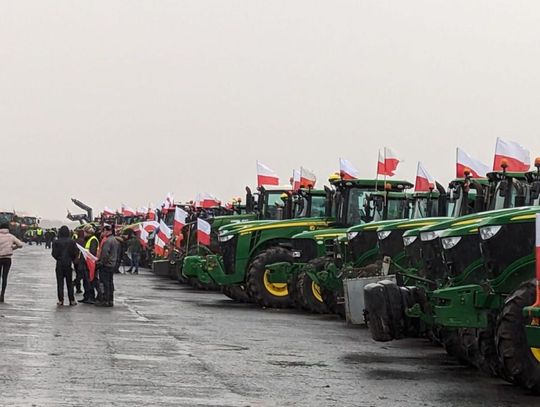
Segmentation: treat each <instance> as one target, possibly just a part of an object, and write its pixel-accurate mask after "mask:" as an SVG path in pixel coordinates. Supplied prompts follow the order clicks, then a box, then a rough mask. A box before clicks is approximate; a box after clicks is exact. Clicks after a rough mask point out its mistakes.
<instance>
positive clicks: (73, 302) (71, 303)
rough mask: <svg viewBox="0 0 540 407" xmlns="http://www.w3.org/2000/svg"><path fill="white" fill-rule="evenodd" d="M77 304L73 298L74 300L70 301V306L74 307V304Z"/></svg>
mask: <svg viewBox="0 0 540 407" xmlns="http://www.w3.org/2000/svg"><path fill="white" fill-rule="evenodd" d="M75 305H77V301H75V300H73V301H70V302H69V306H70V307H73V306H75Z"/></svg>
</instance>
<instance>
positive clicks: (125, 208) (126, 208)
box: [122, 204, 136, 216]
mask: <svg viewBox="0 0 540 407" xmlns="http://www.w3.org/2000/svg"><path fill="white" fill-rule="evenodd" d="M135 214H136V213H135V210H133V208H131V207H129V206H127V205H125V204H122V216H135Z"/></svg>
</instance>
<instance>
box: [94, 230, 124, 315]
mask: <svg viewBox="0 0 540 407" xmlns="http://www.w3.org/2000/svg"><path fill="white" fill-rule="evenodd" d="M101 235H102V236H104V238H105V239H104V241H103V245H102V247H101V252H100V255H99V259H98V262H97V264H98V268H99V281H100V284H102V286H103V296H102V298H101V301H97V302H96V306H99V307H112V306H113V305H114V293H113V290H114V280H113V279H114V271H115V268H116V266H117V263H118V256H119V253H120V243H119V242H118V240H117V239H116V238H115V236H114V234H113V229H112V226H111V225H108V224H105V225H104V226H103V231H102V233H101Z"/></svg>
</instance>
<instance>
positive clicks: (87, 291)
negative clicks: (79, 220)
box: [79, 224, 99, 304]
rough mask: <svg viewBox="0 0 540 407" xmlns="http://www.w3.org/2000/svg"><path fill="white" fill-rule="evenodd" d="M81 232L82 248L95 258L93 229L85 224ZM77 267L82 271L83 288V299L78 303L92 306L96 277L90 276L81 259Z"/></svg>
mask: <svg viewBox="0 0 540 407" xmlns="http://www.w3.org/2000/svg"><path fill="white" fill-rule="evenodd" d="M82 232H83V233H84V248H85V249H86V250H88V251H89V252H90V253H91V254H93V255H94V256H97V253H98V248H99V240H98V238H97V237H96V231H95V229H94V227H93V226H92V225H90V224H87V225H85V226H84V227H83V229H82ZM79 267H80V269H81V271H82V281H83V287H84V294H83V299H82V300H81V301H80V302H82V303H85V304H93V303H94V302H95V301H96V287H97V285H98V284H97V281H98V279H97V276H96V275H93V276H90V271H89V270H88V266H87V265H86V262H85V261H84V260H83V259H81V261H80V262H79Z"/></svg>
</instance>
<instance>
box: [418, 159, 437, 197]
mask: <svg viewBox="0 0 540 407" xmlns="http://www.w3.org/2000/svg"><path fill="white" fill-rule="evenodd" d="M433 188H435V178H433V177H432V176H431V175H430V174H429V172H427V170H426V169H425V168H424V166H423V165H422V163H421V162H418V169H417V171H416V184H415V186H414V191H415V192H429V191H431V190H432V189H433Z"/></svg>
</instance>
